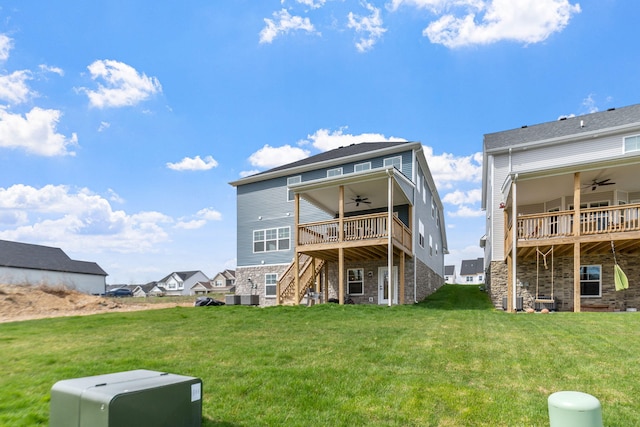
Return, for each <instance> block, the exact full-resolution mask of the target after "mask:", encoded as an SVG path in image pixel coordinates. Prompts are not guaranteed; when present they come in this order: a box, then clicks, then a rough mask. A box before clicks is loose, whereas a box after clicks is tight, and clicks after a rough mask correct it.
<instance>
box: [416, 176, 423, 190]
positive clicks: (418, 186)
mask: <svg viewBox="0 0 640 427" xmlns="http://www.w3.org/2000/svg"><path fill="white" fill-rule="evenodd" d="M416 188H417V189H418V193H420V191H421V189H422V183H421V182H420V173H417V174H416Z"/></svg>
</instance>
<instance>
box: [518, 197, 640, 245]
mask: <svg viewBox="0 0 640 427" xmlns="http://www.w3.org/2000/svg"><path fill="white" fill-rule="evenodd" d="M573 218H574V213H573V211H560V212H546V213H539V214H532V215H520V216H518V228H517V232H518V239H519V240H531V239H553V238H556V237H568V236H573ZM639 230H640V203H638V204H629V205H618V206H606V207H598V208H589V209H581V210H580V235H594V234H607V233H620V232H625V231H639Z"/></svg>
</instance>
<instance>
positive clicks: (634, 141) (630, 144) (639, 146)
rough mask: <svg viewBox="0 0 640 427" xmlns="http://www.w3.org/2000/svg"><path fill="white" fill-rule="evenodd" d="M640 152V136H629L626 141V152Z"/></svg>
mask: <svg viewBox="0 0 640 427" xmlns="http://www.w3.org/2000/svg"><path fill="white" fill-rule="evenodd" d="M631 151H640V135H636V136H627V137H626V138H625V139H624V152H625V153H629V152H631Z"/></svg>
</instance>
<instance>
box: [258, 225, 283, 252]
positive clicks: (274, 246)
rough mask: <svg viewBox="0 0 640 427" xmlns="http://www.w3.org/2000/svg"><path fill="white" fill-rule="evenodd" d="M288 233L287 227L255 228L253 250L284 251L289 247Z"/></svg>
mask: <svg viewBox="0 0 640 427" xmlns="http://www.w3.org/2000/svg"><path fill="white" fill-rule="evenodd" d="M289 235H290V232H289V227H280V228H268V229H266V230H255V231H254V232H253V252H272V251H286V250H288V249H289V247H290V242H289Z"/></svg>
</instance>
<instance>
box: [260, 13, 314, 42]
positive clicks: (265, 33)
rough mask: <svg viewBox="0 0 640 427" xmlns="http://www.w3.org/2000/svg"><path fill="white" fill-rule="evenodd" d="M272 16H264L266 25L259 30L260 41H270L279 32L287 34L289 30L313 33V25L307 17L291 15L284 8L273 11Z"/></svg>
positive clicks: (279, 33)
mask: <svg viewBox="0 0 640 427" xmlns="http://www.w3.org/2000/svg"><path fill="white" fill-rule="evenodd" d="M273 18H274V19H269V18H265V19H264V22H265V24H267V26H266V27H264V28H263V29H262V31H260V43H272V42H273V40H274V39H275V38H276V37H278V36H279V35H281V34H288V33H290V32H291V31H306V32H307V33H315V32H316V30H315V27H314V26H313V24H312V23H311V20H310V19H309V18H303V17H301V16H292V15H291V14H290V13H289V12H288V11H287V10H286V9H282V10H280V11H279V12H273Z"/></svg>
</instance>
